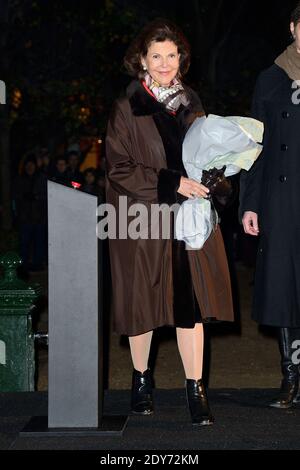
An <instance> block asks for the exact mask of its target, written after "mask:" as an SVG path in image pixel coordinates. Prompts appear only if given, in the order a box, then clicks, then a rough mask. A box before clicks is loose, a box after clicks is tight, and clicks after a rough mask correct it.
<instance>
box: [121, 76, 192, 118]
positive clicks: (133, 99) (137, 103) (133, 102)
mask: <svg viewBox="0 0 300 470" xmlns="http://www.w3.org/2000/svg"><path fill="white" fill-rule="evenodd" d="M184 88H185V91H186V93H187V94H188V96H189V99H190V104H189V105H188V106H187V108H190V107H192V105H193V103H192V101H193V100H192V96H191V93H190V92H189V88H188V87H186V86H185V85H184ZM126 94H127V97H128V99H129V103H130V106H131V109H132V112H133V114H134V115H135V116H151V115H153V114H157V113H162V112H167V111H166V108H165V106H164V105H163V104H162V103H159V102H158V101H156V100H155V99H154V98H153V97H152V96H151V95H149V93H147V91H146V90H145V88H144V87H143V85H142V83H141V82H140V81H139V80H133V81H132V82H131V83H130V84H129V86H128V88H127V91H126ZM184 108H185V107H184Z"/></svg>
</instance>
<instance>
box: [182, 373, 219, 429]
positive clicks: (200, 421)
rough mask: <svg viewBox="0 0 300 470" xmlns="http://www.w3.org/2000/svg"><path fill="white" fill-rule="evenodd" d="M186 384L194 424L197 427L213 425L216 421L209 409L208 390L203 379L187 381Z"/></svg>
mask: <svg viewBox="0 0 300 470" xmlns="http://www.w3.org/2000/svg"><path fill="white" fill-rule="evenodd" d="M185 384H186V397H187V402H188V406H189V409H190V413H191V418H192V424H193V425H196V426H207V425H210V424H213V421H214V419H213V416H212V414H211V411H210V408H209V404H208V400H207V396H206V390H205V387H204V385H203V382H202V379H199V380H192V379H187V380H186V382H185Z"/></svg>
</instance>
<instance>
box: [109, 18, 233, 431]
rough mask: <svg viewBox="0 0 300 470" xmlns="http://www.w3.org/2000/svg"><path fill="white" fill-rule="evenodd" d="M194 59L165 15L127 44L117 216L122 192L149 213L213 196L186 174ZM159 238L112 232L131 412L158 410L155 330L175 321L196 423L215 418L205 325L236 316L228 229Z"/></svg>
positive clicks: (117, 317) (116, 160) (115, 159)
mask: <svg viewBox="0 0 300 470" xmlns="http://www.w3.org/2000/svg"><path fill="white" fill-rule="evenodd" d="M189 59H190V54H189V45H188V43H187V41H186V39H185V38H184V37H183V35H182V33H181V32H180V31H179V30H178V28H177V27H176V26H175V25H173V24H171V23H169V22H168V21H164V20H155V21H154V22H151V23H149V24H148V25H146V26H145V28H144V29H143V30H142V32H141V33H140V35H139V36H138V37H137V38H136V40H135V41H133V43H132V45H131V46H130V47H129V49H128V52H127V54H126V56H125V61H124V63H125V66H126V68H127V70H128V71H129V73H130V74H131V75H133V76H134V77H135V80H133V81H132V82H131V84H130V85H129V87H128V89H127V92H126V96H125V97H123V98H121V99H119V100H117V101H116V103H115V105H114V107H113V109H112V112H111V116H110V120H109V124H108V130H107V138H106V159H107V188H106V189H107V192H106V195H107V199H106V200H107V203H109V204H111V205H113V207H115V208H116V211H117V214H118V217H119V216H123V215H124V212H123V209H122V203H121V196H123V197H124V196H125V198H126V201H127V204H128V206H129V210H130V208H131V207H133V204H135V203H137V202H138V203H140V204H142V206H143V208H145V210H146V213H148V214H149V212H150V210H151V209H152V207H153V206H154V205H156V204H162V203H165V204H167V205H168V206H167V207H169V206H171V205H172V204H173V203H180V202H182V201H183V200H186V199H187V198H192V197H207V195H208V192H209V190H208V189H207V188H206V187H205V186H203V185H202V184H200V183H198V182H196V181H194V180H191V179H189V178H187V175H186V172H185V169H184V166H183V163H182V142H183V138H184V135H185V133H186V131H187V129H188V127H189V126H190V125H191V123H192V122H193V120H194V119H195V118H196V117H197V116H200V115H203V113H204V112H203V108H202V104H201V101H200V99H199V98H198V96H197V94H196V93H195V92H194V91H193V90H191V89H190V88H189V87H187V86H186V85H184V84H183V83H182V81H181V79H180V77H181V76H182V75H184V74H185V73H186V72H187V70H188V66H189ZM128 212H129V211H128ZM146 217H147V216H146ZM152 227H153V225H151V229H152ZM159 235H160V236H159V237H158V238H157V239H154V238H151V237H150V236H148V237H147V236H146V237H144V233H142V235H141V236H140V237H139V238H137V239H134V238H130V237H127V238H126V237H123V236H121V235H120V237H119V238H116V239H114V238H113V237H110V239H109V245H110V260H111V271H112V287H113V313H114V325H115V330H116V331H117V333H119V334H123V335H127V336H129V343H130V350H131V356H132V361H133V365H134V370H133V377H132V396H131V407H132V411H133V413H138V414H151V413H152V412H153V402H152V385H151V383H152V382H151V372H150V370H149V368H148V356H149V350H150V345H151V338H152V333H153V330H154V329H155V328H158V327H160V326H163V325H171V326H175V327H176V332H177V340H178V347H179V352H180V354H181V358H182V361H183V366H184V369H185V374H186V391H187V398H188V404H189V408H190V412H191V417H192V422H193V424H196V425H207V424H212V421H213V418H212V415H211V411H210V409H209V406H208V401H207V396H206V392H205V388H204V384H203V382H202V359H203V324H202V322H203V321H207V320H209V319H218V320H228V321H232V320H233V308H232V299H231V289H230V278H229V273H228V265H227V260H226V255H225V250H224V245H223V240H222V236H221V233H220V229H219V228H217V229H216V231H214V232H213V233H212V234H211V236H210V237H209V239H208V240H207V242H206V243H205V245H204V247H203V249H201V250H186V249H185V245H184V242H181V241H177V240H175V239H174V238H173V236H172V235H171V236H170V237H169V238H163V237H162V236H161V233H160V234H159Z"/></svg>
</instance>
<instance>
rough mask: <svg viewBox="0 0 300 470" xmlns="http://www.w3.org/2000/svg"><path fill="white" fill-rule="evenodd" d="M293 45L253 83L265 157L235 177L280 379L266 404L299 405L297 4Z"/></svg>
mask: <svg viewBox="0 0 300 470" xmlns="http://www.w3.org/2000/svg"><path fill="white" fill-rule="evenodd" d="M290 28H291V33H292V36H293V43H292V44H291V45H290V46H289V47H288V48H287V49H286V50H285V51H284V52H283V54H281V55H280V56H279V57H278V58H277V59H276V60H275V63H274V64H273V65H271V67H269V68H268V69H266V70H264V71H263V72H262V73H261V74H260V76H259V77H258V79H257V83H256V88H255V92H254V98H253V117H255V118H257V119H259V120H261V121H263V123H264V126H265V131H264V140H263V146H264V149H263V153H262V154H261V156H260V157H259V158H258V160H257V162H256V163H255V164H254V166H253V167H252V168H251V170H250V171H249V172H248V173H247V172H244V173H243V174H242V175H241V196H240V212H241V216H242V221H243V226H244V230H245V232H246V233H247V234H249V235H253V236H258V235H259V236H260V240H259V246H258V255H257V265H256V274H255V287H254V299H253V318H254V320H256V321H257V322H259V323H261V324H264V325H271V326H274V327H277V328H278V333H279V347H280V353H281V366H282V373H283V380H282V384H281V390H280V393H279V396H278V398H276V400H274V401H273V402H272V403H271V404H270V405H271V406H273V407H277V408H289V407H291V406H292V404H293V403H294V402H297V401H299V400H300V396H299V392H298V388H299V367H298V365H297V364H296V363H295V361H294V360H293V358H294V357H295V356H293V353H294V352H295V349H294V348H295V345H296V343H295V342H294V341H295V340H297V339H298V340H300V244H299V235H300V219H299V210H300V206H299V201H300V185H299V181H300V104H299V103H300V89H299V86H300V82H298V83H296V81H297V80H300V3H298V6H297V7H296V9H295V10H294V12H293V13H292V16H291V24H290Z"/></svg>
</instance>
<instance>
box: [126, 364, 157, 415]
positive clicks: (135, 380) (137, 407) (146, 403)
mask: <svg viewBox="0 0 300 470" xmlns="http://www.w3.org/2000/svg"><path fill="white" fill-rule="evenodd" d="M131 411H132V413H134V414H139V415H151V414H152V413H153V401H152V378H151V374H150V369H147V370H145V372H143V373H142V372H139V371H137V370H135V369H133V374H132V389H131Z"/></svg>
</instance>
